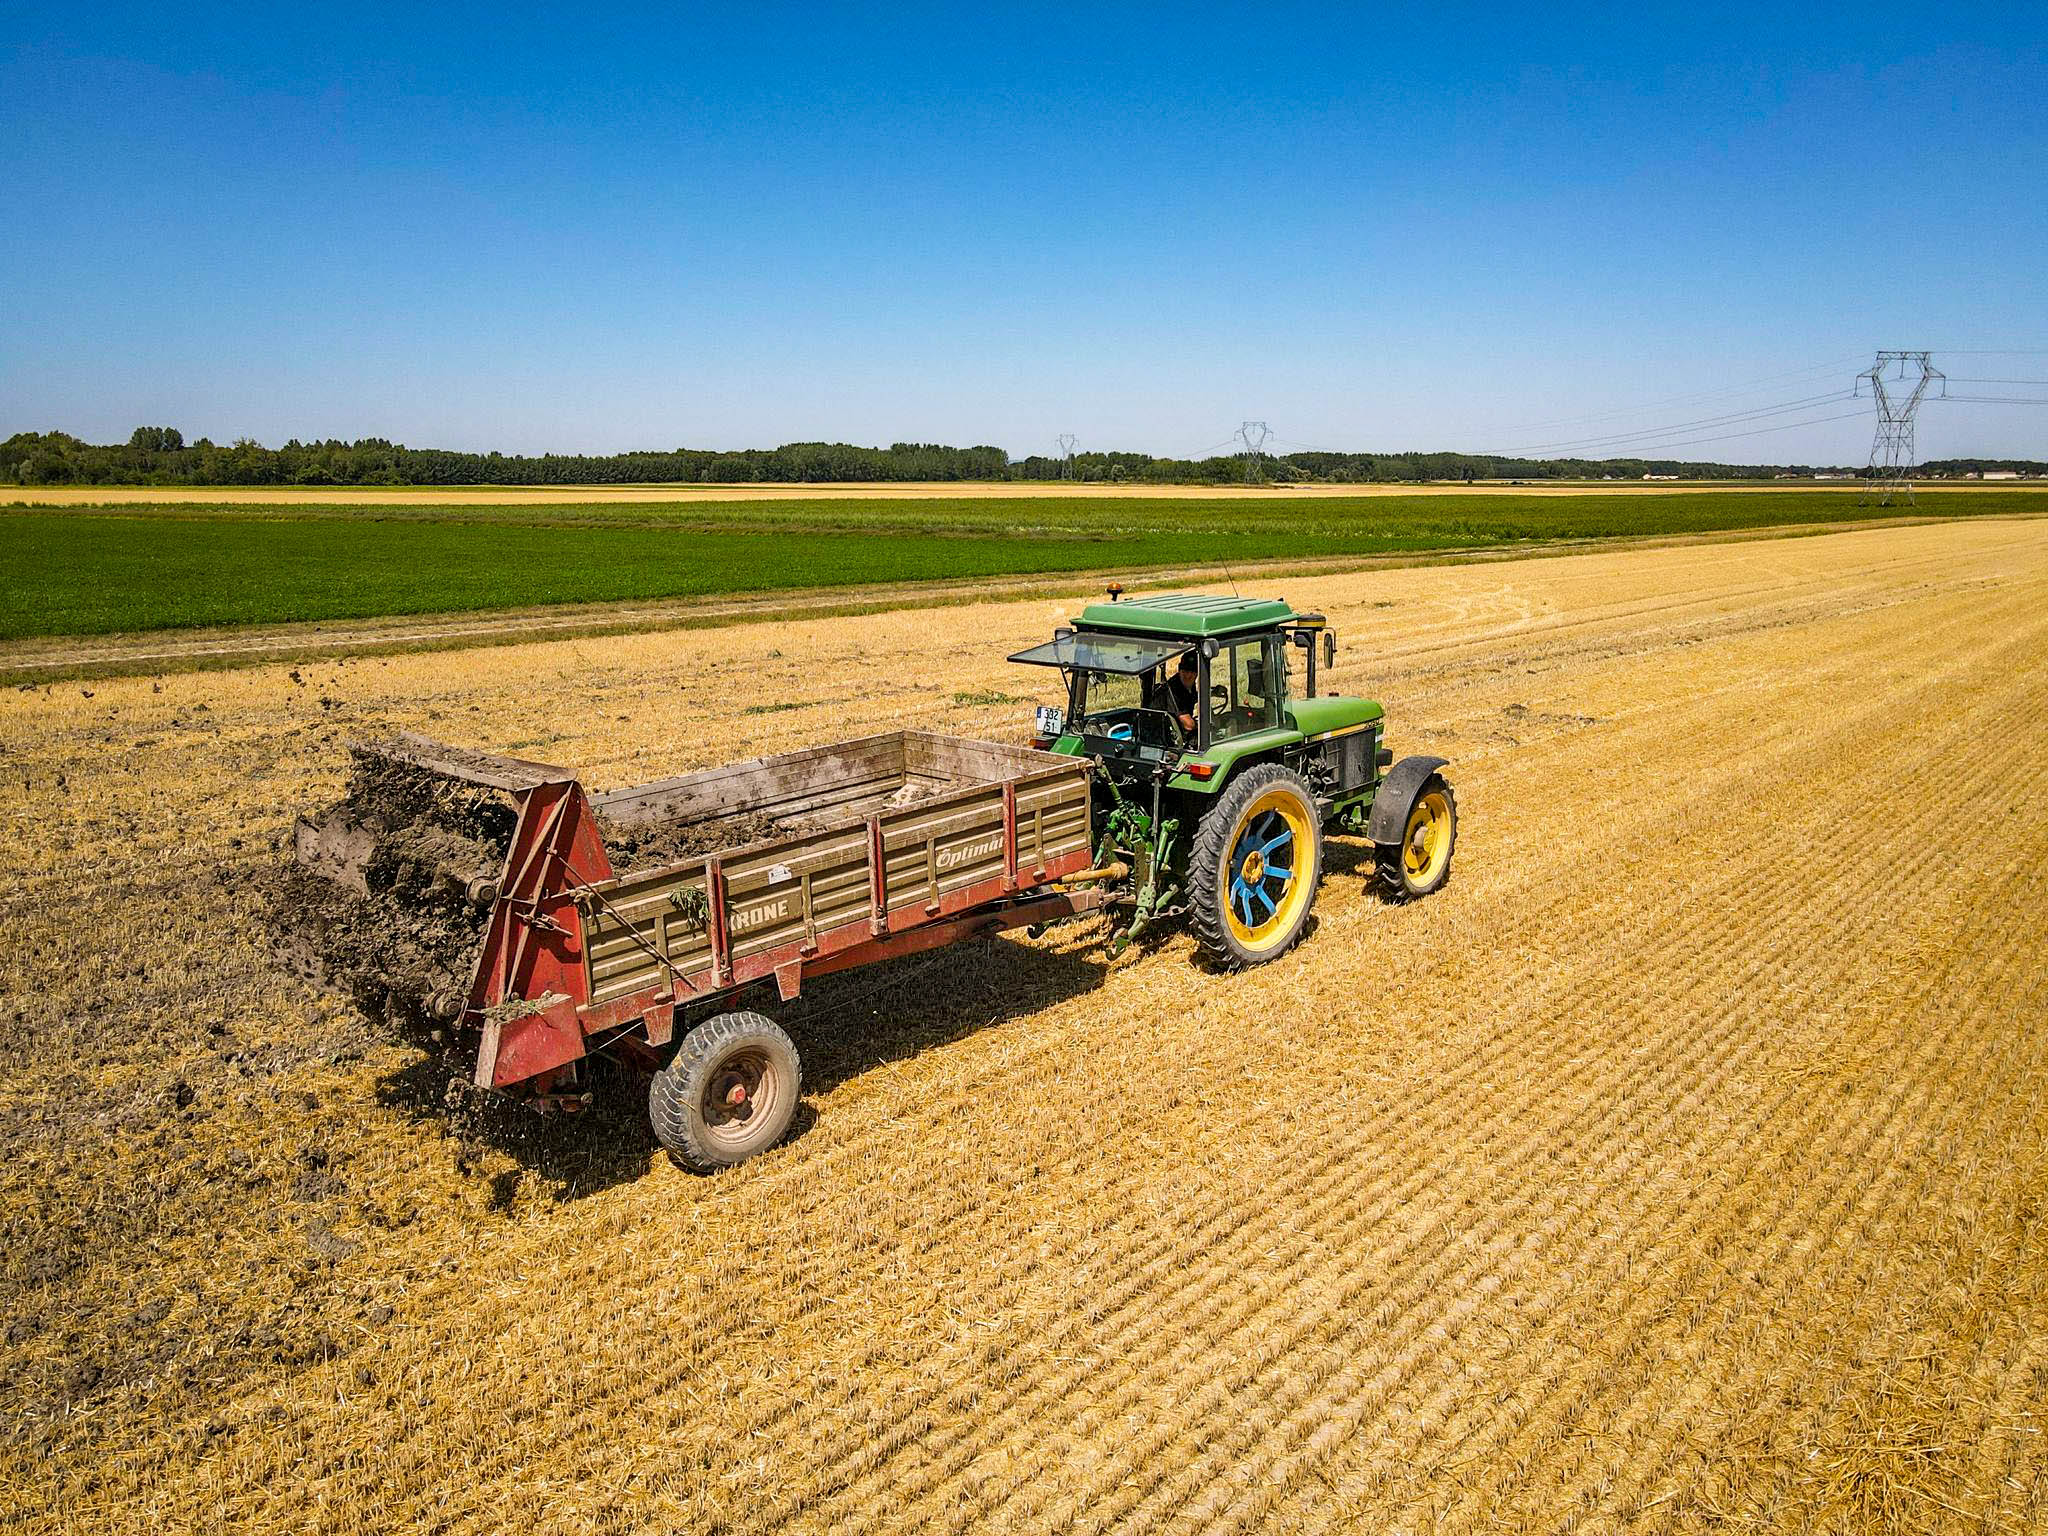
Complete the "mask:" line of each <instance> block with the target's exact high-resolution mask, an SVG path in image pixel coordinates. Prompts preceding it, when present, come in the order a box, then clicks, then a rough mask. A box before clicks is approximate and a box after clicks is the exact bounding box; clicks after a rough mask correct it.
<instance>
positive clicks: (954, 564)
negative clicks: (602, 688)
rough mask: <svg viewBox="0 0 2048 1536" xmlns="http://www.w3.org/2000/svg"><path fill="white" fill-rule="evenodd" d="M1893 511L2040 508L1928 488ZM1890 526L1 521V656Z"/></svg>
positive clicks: (1146, 509)
mask: <svg viewBox="0 0 2048 1536" xmlns="http://www.w3.org/2000/svg"><path fill="white" fill-rule="evenodd" d="M1892 510H1893V513H1894V514H1906V515H1915V516H1921V517H1926V516H1944V517H1946V516H1962V515H1982V514H1994V513H2007V514H2010V513H2014V512H2032V511H2036V510H2048V497H2044V496H2041V495H2040V494H2038V493H2035V492H2030V491H2025V490H2018V491H1974V492H1960V491H1947V492H1943V491H1928V492H1922V493H1921V495H1920V498H1919V505H1918V506H1917V507H1913V508H1895V509H1892ZM1883 515H1887V514H1885V513H1882V512H1880V511H1878V510H1877V509H1874V508H1868V507H1861V506H1858V505H1857V498H1856V497H1854V496H1853V495H1845V494H1843V493H1841V492H1834V491H1814V492H1784V493H1780V494H1773V495H1758V494H1755V493H1749V492H1741V491H1735V492H1711V491H1710V492H1702V493H1698V494H1690V493H1687V494H1673V495H1660V496H1643V495H1631V496H1620V495H1601V494H1598V493H1591V494H1587V495H1584V496H1542V497H1538V496H1527V497H1522V496H1503V495H1497V494H1496V495H1474V496H1459V495H1443V494H1433V495H1422V496H1412V497H1404V496H1375V497H1359V498H1356V499H1350V498H1346V499H1336V498H1321V499H1308V498H1300V497H1295V498H1288V497H1285V496H1278V495H1263V496H1260V495H1254V496H1248V497H1245V498H1242V499H1229V500H1221V499H1194V498H1187V499H1147V500H1136V499H1132V500H1101V499H1093V500H1090V499H1081V498H1073V499H1067V498H1046V499H1038V500H1031V501H998V500H992V499H984V498H975V497H961V498H958V499H951V498H949V499H944V500H929V501H891V500H872V501H825V500H806V501H782V502H759V503H730V502H728V503H703V502H690V503H683V502H678V503H640V504H620V503H611V504H603V503H580V504H579V503H573V502H572V503H563V504H560V505H554V506H546V507H505V506H476V507H463V506H412V507H406V506H400V505H394V506H389V507H382V506H380V507H361V506H350V507H323V506H311V507H297V506H293V507H256V506H247V505H240V506H234V505H227V504H221V505H217V506H207V505H203V504H202V505H191V504H182V505H174V506H160V507H155V506H135V507H116V508H93V509H90V510H80V511H66V510H54V509H35V508H29V509H26V510H13V511H9V512H6V513H4V514H0V528H4V536H5V539H6V549H7V555H8V566H9V568H10V571H11V573H12V579H11V580H10V581H8V582H7V583H6V584H5V585H4V587H0V639H21V638H26V637H31V636H49V635H90V634H108V633H116V632H138V631H146V630H155V629H170V628H181V627H192V626H202V625H227V624H245V623H281V622H290V621H295V620H322V619H343V618H372V617H379V616H383V615H392V614H418V613H450V612H474V611H480V610H487V609H499V608H514V607H527V606H532V605H536V604H552V603H579V602H603V601H616V600H623V599H660V598H677V597H701V596H712V595H717V594H721V593H736V592H758V591H775V590H796V589H801V588H817V587H836V586H849V585H856V584H861V583H868V582H883V581H923V580H929V581H945V580H953V581H960V580H974V579H977V578H982V577H990V576H1002V575H1033V574H1051V573H1058V572H1065V571H1081V570H1100V569H1115V568H1141V567H1147V566H1162V565H1180V564H1198V563H1217V564H1222V563H1237V562H1252V561H1259V560H1272V559H1287V558H1300V559H1315V558H1322V557H1329V556H1345V555H1358V556H1372V555H1387V554H1398V553H1401V552H1405V551H1417V552H1421V551H1432V550H1435V551H1442V550H1461V549H1478V548H1485V547H1490V546H1499V545H1514V544H1517V543H1522V542H1526V541H1551V540H1560V539H1595V538H1611V537H1617V536H1643V535H1655V534H1676V533H1703V532H1712V531H1718V530H1737V529H1752V528H1762V527H1769V526H1773V525H1785V524H1801V523H1835V522H1843V521H1852V520H1856V519H1860V518H1869V517H1874V516H1883Z"/></svg>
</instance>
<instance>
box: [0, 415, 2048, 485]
mask: <svg viewBox="0 0 2048 1536" xmlns="http://www.w3.org/2000/svg"><path fill="white" fill-rule="evenodd" d="M1972 468H1998V469H2020V470H2023V471H2029V472H2032V473H2042V472H2044V471H2048V465H2042V464H2038V463H2030V462H2028V461H2017V460H1985V461H1982V462H1981V463H1979V462H1978V461H1974V460H1953V461H1944V462H1943V464H1942V465H1940V466H1935V465H1926V466H1923V471H1924V472H1928V473H1935V472H1939V471H1940V470H1947V471H1948V472H1950V473H1962V472H1967V470H1969V469H1972ZM1814 472H1815V471H1814V467H1813V466H1809V465H1783V464H1710V463H1703V462H1700V461H1697V460H1677V459H1513V458H1503V457H1500V456H1499V455H1495V454H1483V453H1321V452H1302V453H1295V454H1290V455H1286V456H1277V455H1258V456H1255V457H1249V458H1248V457H1246V456H1244V455H1236V454H1233V455H1222V456H1215V457H1210V458H1203V459H1162V458H1155V457H1154V456H1152V455H1151V454H1147V453H1077V454H1075V455H1074V456H1073V458H1072V459H1071V460H1066V459H1062V458H1058V457H1054V456H1052V455H1049V454H1031V455H1027V456H1026V457H1024V458H1019V459H1012V458H1011V457H1010V455H1009V454H1008V453H1006V452H1005V451H1004V450H1003V449H1001V448H995V447H990V446H988V445H986V444H984V445H981V446H978V447H973V448H953V447H948V446H947V445H945V444H943V443H892V444H891V445H890V446H889V447H887V448H863V447H858V446H855V445H854V444H851V443H785V444H783V445H782V446H781V447H780V448H758V449H741V450H736V451H718V450H712V449H696V448H677V449H674V450H672V451H670V452H666V453H664V452H659V451H655V452H637V453H611V454H584V453H574V454H557V453H547V454H537V455H528V454H506V453H457V452H453V451H451V450H448V449H443V448H408V447H406V446H405V445H404V444H402V443H393V442H390V441H387V440H386V439H384V438H380V437H366V438H360V439H358V440H357V441H355V442H343V441H341V440H340V439H338V438H329V439H327V440H326V441H324V442H310V443H302V442H300V441H299V440H298V439H296V438H294V439H292V440H291V441H290V442H288V443H286V444H285V445H284V446H283V447H281V448H266V447H264V446H263V445H262V444H261V443H258V442H255V441H254V440H253V439H250V438H246V437H245V438H238V439H237V440H236V441H234V442H232V443H229V444H226V445H224V446H223V445H222V444H219V443H215V442H212V441H210V440H209V439H207V438H204V437H202V438H199V439H197V440H195V441H193V442H190V443H188V442H186V441H185V435H184V434H183V433H182V432H180V431H179V430H178V429H177V428H176V427H137V428H136V429H135V431H134V433H133V434H132V435H131V436H130V437H129V439H128V441H127V442H125V443H87V442H84V441H82V440H80V439H79V438H76V437H73V436H72V435H71V434H69V433H67V432H19V433H16V434H15V435H14V436H12V437H10V438H8V439H7V440H6V441H5V442H0V483H7V484H13V485H22V486H33V485H279V486H322V485H370V486H375V485H631V484H649V483H653V484H662V483H675V484H686V485H705V484H714V485H747V484H756V483H760V484H785V485H787V484H814V483H819V482H825V481H879V482H887V481H916V480H924V481H942V482H943V481H990V480H1047V481H1049V480H1062V479H1069V478H1071V479H1074V480H1077V481H1083V482H1089V483H1110V484H1115V483H1121V482H1137V483H1141V484H1151V485H1228V484H1232V483H1242V482H1245V481H1247V480H1249V481H1251V482H1253V483H1256V484H1268V485H1273V484H1283V485H1284V484H1302V483H1316V484H1337V485H1343V484H1354V483H1355V484H1372V483H1384V482H1402V481H1413V482H1442V481H1451V482H1458V481H1474V480H1600V479H1617V480H1634V479H1640V478H1642V477H1643V476H1645V475H1660V476H1661V475H1672V476H1679V477H1682V478H1685V479H1689V480H1690V479H1700V480H1739V479H1757V478H1770V477H1771V476H1774V475H1801V474H1810V473H1814Z"/></svg>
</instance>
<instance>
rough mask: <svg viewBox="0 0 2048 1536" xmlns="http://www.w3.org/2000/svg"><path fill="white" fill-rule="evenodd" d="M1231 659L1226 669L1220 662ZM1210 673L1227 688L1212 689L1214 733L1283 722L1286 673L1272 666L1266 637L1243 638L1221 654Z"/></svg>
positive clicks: (1221, 734)
mask: <svg viewBox="0 0 2048 1536" xmlns="http://www.w3.org/2000/svg"><path fill="white" fill-rule="evenodd" d="M1226 657H1227V658H1228V659H1229V668H1228V670H1227V671H1226V670H1225V668H1224V667H1223V666H1222V665H1221V663H1222V662H1223V661H1224V659H1225V658H1226ZM1211 667H1212V670H1211V674H1210V675H1211V676H1212V677H1214V678H1216V680H1217V682H1218V683H1219V684H1221V683H1222V681H1223V679H1224V678H1226V677H1227V678H1228V679H1229V684H1228V687H1227V688H1224V687H1218V688H1215V689H1213V690H1212V692H1211V709H1212V713H1211V716H1210V726H1211V735H1212V736H1214V737H1219V738H1220V737H1225V736H1243V735H1245V734H1247V733H1249V732H1251V731H1265V730H1271V729H1272V728H1273V727H1274V726H1276V725H1278V724H1279V723H1280V696H1281V694H1282V693H1283V692H1284V691H1285V689H1286V686H1287V684H1286V673H1285V672H1284V671H1281V670H1279V669H1278V668H1276V667H1275V666H1274V665H1273V662H1272V658H1271V656H1270V654H1269V652H1268V649H1267V646H1266V642H1265V641H1264V640H1241V641H1239V642H1238V643H1237V644H1236V645H1233V646H1231V647H1230V649H1229V650H1228V651H1225V652H1223V653H1221V654H1219V655H1218V656H1217V658H1216V661H1215V662H1214V663H1212V664H1211Z"/></svg>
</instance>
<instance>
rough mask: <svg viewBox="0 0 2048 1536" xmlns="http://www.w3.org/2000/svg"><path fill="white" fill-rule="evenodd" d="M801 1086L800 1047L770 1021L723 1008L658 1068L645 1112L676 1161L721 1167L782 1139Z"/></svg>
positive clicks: (698, 1167)
mask: <svg viewBox="0 0 2048 1536" xmlns="http://www.w3.org/2000/svg"><path fill="white" fill-rule="evenodd" d="M802 1087H803V1067H802V1064H801V1063H800V1062H798V1060H797V1054H796V1047H795V1046H794V1045H793V1044H791V1043H790V1038H789V1036H787V1035H785V1034H784V1033H783V1032H782V1030H781V1028H780V1027H779V1026H778V1025H777V1024H776V1022H775V1021H774V1020H773V1019H771V1018H768V1017H766V1016H764V1015H762V1014H758V1013H721V1014H719V1015H717V1016H716V1017H714V1018H709V1019H706V1020H705V1021H704V1022H703V1023H702V1024H699V1025H698V1026H697V1027H696V1028H695V1029H693V1030H691V1031H690V1032H689V1033H688V1034H687V1035H685V1036H683V1043H682V1044H681V1045H680V1046H678V1047H677V1048H676V1054H675V1059H674V1060H672V1061H670V1062H669V1064H668V1065H667V1066H666V1067H664V1068H662V1070H661V1071H659V1072H657V1073H655V1074H654V1081H653V1083H652V1084H651V1085H649V1087H648V1090H647V1117H648V1119H649V1120H651V1121H652V1122H653V1123H654V1135H655V1139H656V1140H658V1141H659V1142H660V1143H661V1144H662V1145H663V1146H664V1147H666V1148H668V1150H669V1153H670V1155H671V1156H673V1157H674V1158H675V1160H676V1161H677V1162H679V1163H681V1164H682V1165H683V1166H684V1167H685V1168H687V1169H689V1170H690V1171H691V1172H692V1173H716V1172H717V1171H718V1170H719V1169H721V1168H730V1167H731V1166H732V1165H733V1164H734V1163H738V1162H744V1161H745V1160H746V1159H747V1158H750V1157H752V1156H753V1155H754V1154H755V1153H756V1152H764V1151H766V1150H767V1149H768V1148H770V1147H772V1146H774V1145H775V1143H776V1142H778V1141H780V1140H782V1138H783V1137H784V1136H785V1135H787V1134H788V1132H789V1123H790V1121H791V1120H792V1119H794V1118H795V1116H796V1103H797V1094H798V1092H799V1091H800V1090H801V1089H802Z"/></svg>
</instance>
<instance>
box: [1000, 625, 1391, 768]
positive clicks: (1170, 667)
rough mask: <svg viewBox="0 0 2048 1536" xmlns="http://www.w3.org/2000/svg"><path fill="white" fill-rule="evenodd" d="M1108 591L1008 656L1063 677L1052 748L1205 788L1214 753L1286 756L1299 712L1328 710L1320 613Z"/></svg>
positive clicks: (1042, 729)
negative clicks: (1320, 691) (1128, 597)
mask: <svg viewBox="0 0 2048 1536" xmlns="http://www.w3.org/2000/svg"><path fill="white" fill-rule="evenodd" d="M1110 593H1111V596H1110V600H1109V601H1108V602H1104V603H1092V604H1090V605H1089V606H1088V607H1087V608H1086V609H1084V610H1083V612H1082V614H1081V617H1080V621H1079V623H1078V624H1077V625H1075V626H1074V627H1072V628H1062V629H1059V630H1057V631H1055V632H1054V635H1053V638H1052V639H1051V640H1049V641H1047V642H1046V643H1045V644H1043V645H1036V646H1033V647H1032V648H1031V649H1029V650H1026V651H1019V652H1018V653H1017V654H1016V655H1014V656H1012V657H1011V658H1010V660H1012V661H1017V662H1023V663H1025V664H1027V665H1034V666H1047V667H1058V668H1059V669H1060V673H1061V676H1062V679H1063V681H1064V683H1065V694H1066V701H1065V705H1064V707H1056V706H1045V707H1042V708H1040V710H1039V711H1038V718H1037V721H1036V733H1035V734H1036V739H1037V740H1038V741H1039V742H1040V743H1041V744H1042V745H1043V746H1045V747H1047V748H1049V749H1050V750H1053V751H1056V752H1068V753H1076V754H1080V755H1084V756H1087V757H1092V758H1094V759H1096V760H1097V761H1098V762H1100V763H1102V764H1103V766H1104V770H1105V771H1106V772H1107V773H1109V774H1110V775H1111V776H1112V777H1114V778H1116V779H1117V780H1119V781H1126V780H1129V779H1131V778H1133V777H1149V776H1150V775H1151V774H1153V773H1154V772H1155V771H1158V770H1160V769H1166V770H1168V771H1169V776H1170V777H1186V778H1187V779H1188V783H1187V784H1186V785H1183V786H1181V787H1184V788H1185V787H1192V788H1196V789H1198V790H1199V788H1200V787H1202V786H1205V785H1213V784H1214V783H1215V782H1216V779H1217V771H1218V769H1220V768H1221V767H1222V764H1221V763H1220V762H1218V761H1214V760H1212V759H1213V757H1214V756H1215V755H1217V754H1221V755H1223V756H1226V757H1229V758H1232V759H1234V758H1236V757H1238V756H1242V755H1244V753H1245V752H1246V751H1250V752H1253V753H1257V752H1259V751H1262V750H1267V749H1272V750H1278V749H1279V748H1281V747H1283V746H1285V745H1287V744H1289V741H1290V739H1291V740H1292V741H1298V740H1299V739H1300V736H1301V730H1300V724H1299V717H1300V715H1301V714H1303V713H1304V712H1306V713H1309V714H1316V713H1318V708H1317V702H1316V697H1315V694H1316V682H1317V677H1316V674H1317V670H1318V665H1317V664H1318V661H1319V660H1320V661H1321V662H1322V663H1323V664H1324V665H1326V666H1327V665H1328V663H1329V661H1330V660H1331V659H1332V658H1333V657H1334V655H1335V650H1336V640H1335V637H1334V636H1333V635H1331V634H1330V633H1329V631H1328V630H1327V628H1326V627H1325V626H1324V622H1323V617H1322V615H1321V614H1315V613H1309V614H1297V613H1296V612H1295V611H1294V610H1293V609H1292V608H1290V607H1289V606H1288V605H1287V604H1286V603H1284V602H1281V601H1279V600H1277V599H1271V598H1233V597H1207V596H1199V595H1188V596H1182V595H1175V596H1161V597H1150V598H1143V599H1138V600H1133V601H1131V602H1123V601H1121V600H1120V597H1121V589H1120V588H1117V587H1112V588H1111V589H1110ZM1319 642H1320V643H1319ZM1319 651H1320V653H1321V654H1320V657H1319V655H1318V652H1319ZM1297 653H1298V655H1299V661H1300V665H1299V666H1296V665H1295V659H1296V656H1297ZM1190 675H1191V676H1192V682H1191V683H1183V681H1182V679H1183V678H1186V677H1189V676H1190ZM1359 702H1360V703H1363V702H1364V701H1359ZM1367 707H1368V708H1369V709H1371V710H1372V711H1373V712H1375V713H1376V712H1377V710H1378V706H1377V705H1368V706H1367ZM1320 712H1321V713H1323V714H1327V713H1328V712H1329V711H1328V709H1327V708H1323V709H1322V710H1321V711H1320ZM1184 768H1185V769H1187V770H1191V772H1189V773H1187V774H1183V773H1182V772H1181V770H1182V769H1184ZM1205 770H1206V771H1205Z"/></svg>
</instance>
